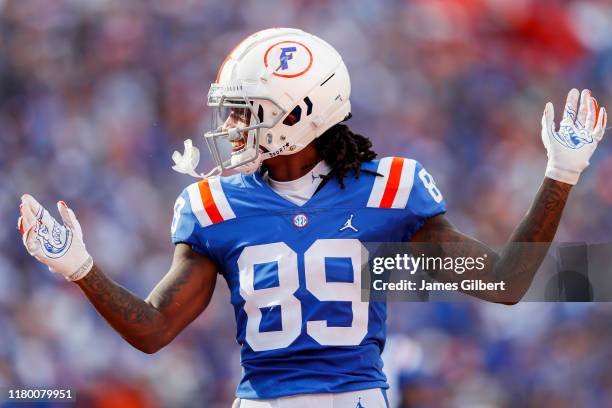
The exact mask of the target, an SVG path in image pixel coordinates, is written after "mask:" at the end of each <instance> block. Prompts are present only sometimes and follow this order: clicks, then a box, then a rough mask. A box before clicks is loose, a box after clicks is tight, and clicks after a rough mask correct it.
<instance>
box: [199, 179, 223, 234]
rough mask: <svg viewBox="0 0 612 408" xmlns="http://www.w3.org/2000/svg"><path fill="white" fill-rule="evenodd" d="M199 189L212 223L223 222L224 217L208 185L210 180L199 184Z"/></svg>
mask: <svg viewBox="0 0 612 408" xmlns="http://www.w3.org/2000/svg"><path fill="white" fill-rule="evenodd" d="M198 189H199V190H200V197H201V198H202V205H203V206H204V210H205V211H206V214H208V217H209V218H210V221H211V222H212V223H213V224H216V223H218V222H221V221H223V217H222V216H221V213H220V212H219V209H218V208H217V204H215V200H214V199H213V196H212V193H211V192H210V186H209V185H208V180H202V181H200V182H199V183H198Z"/></svg>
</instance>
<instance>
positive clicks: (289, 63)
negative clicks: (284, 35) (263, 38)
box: [264, 41, 312, 78]
mask: <svg viewBox="0 0 612 408" xmlns="http://www.w3.org/2000/svg"><path fill="white" fill-rule="evenodd" d="M264 65H265V66H266V68H267V67H268V65H272V67H273V68H274V72H273V73H272V75H275V76H278V77H283V78H295V77H298V76H300V75H303V74H305V73H306V71H308V70H309V69H310V67H311V66H312V52H310V50H309V49H308V47H306V46H305V45H304V44H302V43H300V42H297V41H280V42H277V43H276V44H274V45H272V46H271V47H270V48H268V49H267V51H266V53H265V54H264Z"/></svg>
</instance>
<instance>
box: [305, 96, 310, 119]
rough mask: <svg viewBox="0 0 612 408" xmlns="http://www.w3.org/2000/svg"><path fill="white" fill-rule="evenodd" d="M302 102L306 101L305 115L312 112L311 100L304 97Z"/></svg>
mask: <svg viewBox="0 0 612 408" xmlns="http://www.w3.org/2000/svg"><path fill="white" fill-rule="evenodd" d="M304 102H305V103H306V116H308V115H310V114H311V113H312V102H311V101H310V98H309V97H305V98H304Z"/></svg>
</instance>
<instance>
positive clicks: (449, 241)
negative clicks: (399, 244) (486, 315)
mask: <svg viewBox="0 0 612 408" xmlns="http://www.w3.org/2000/svg"><path fill="white" fill-rule="evenodd" d="M571 187H572V186H571V185H569V184H565V183H561V182H558V181H555V180H552V179H549V178H545V179H544V182H543V183H542V186H541V187H540V189H539V191H538V193H537V195H536V198H535V200H534V202H533V204H532V206H531V208H530V209H529V211H528V212H527V214H526V215H525V217H524V218H523V220H522V221H521V223H520V224H519V225H518V227H517V228H516V229H515V230H514V232H513V233H512V235H511V237H510V239H509V241H508V243H507V244H506V245H505V247H504V248H503V250H502V251H501V253H500V254H497V253H496V252H495V251H494V250H492V249H491V248H489V247H488V246H487V245H485V244H483V243H482V242H479V241H477V240H475V239H473V238H471V237H468V236H466V235H464V234H462V233H461V232H459V231H457V229H455V227H453V226H452V225H451V224H450V223H449V222H448V221H447V220H446V219H444V218H443V217H434V218H432V219H431V220H429V221H428V223H427V224H426V226H425V227H424V228H423V229H422V230H421V231H418V232H417V234H415V236H414V237H413V242H415V241H416V242H427V243H431V244H433V247H434V249H433V250H431V251H430V254H429V255H432V256H450V257H473V258H476V257H479V256H483V254H486V256H487V261H486V262H485V268H484V269H483V270H480V271H479V270H477V269H471V270H469V271H466V272H465V273H464V274H462V275H459V274H457V273H455V272H454V271H452V270H451V271H447V270H439V271H436V272H434V273H432V277H433V278H434V279H436V280H439V281H444V282H459V281H461V280H464V279H480V280H483V281H490V282H499V281H504V282H505V283H506V292H505V293H503V294H500V293H499V292H496V291H479V292H473V293H469V294H471V295H474V296H477V297H480V298H482V299H485V300H490V301H494V302H500V303H515V302H518V301H519V300H520V299H521V298H522V297H523V295H524V294H525V293H526V292H527V290H528V289H529V286H530V285H531V281H532V280H533V277H534V275H535V273H536V272H537V270H538V268H539V267H540V265H541V263H542V261H543V260H544V257H545V256H546V253H547V252H548V249H549V247H550V242H551V241H552V240H553V238H554V236H555V234H556V232H557V228H558V226H559V222H560V220H561V215H562V213H563V209H564V207H565V204H566V202H567V198H568V196H569V192H570V190H571ZM435 218H439V219H435ZM430 247H431V245H430ZM433 252H435V253H433ZM500 296H501V297H500Z"/></svg>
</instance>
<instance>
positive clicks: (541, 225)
mask: <svg viewBox="0 0 612 408" xmlns="http://www.w3.org/2000/svg"><path fill="white" fill-rule="evenodd" d="M579 98H580V108H579V109H578V99H579ZM606 119H607V118H606V111H605V109H604V108H601V109H598V106H597V102H596V100H595V98H593V97H592V96H591V93H590V91H588V90H584V91H582V94H580V93H579V92H578V90H576V89H572V90H571V91H570V93H569V94H568V97H567V103H566V106H565V113H564V115H563V119H562V121H561V125H560V130H559V131H555V125H554V112H553V106H552V104H551V103H550V102H549V103H548V104H547V105H546V108H545V110H544V115H543V117H542V140H543V143H544V146H545V147H546V149H547V152H548V165H547V168H546V177H545V178H544V181H543V182H542V185H541V186H540V189H539V191H538V193H537V195H536V197H535V199H534V201H533V203H532V205H531V207H530V209H529V211H528V212H527V214H526V215H525V216H524V217H523V219H522V221H521V222H520V224H519V225H518V226H517V227H516V229H515V230H514V232H513V233H512V235H511V237H510V239H509V241H508V242H507V244H506V245H505V247H504V248H503V249H502V251H501V252H500V253H499V254H497V253H496V252H495V251H494V250H493V249H491V248H490V247H488V246H487V245H485V244H483V243H482V242H480V241H478V240H476V239H474V238H471V237H469V236H467V235H465V234H463V233H461V232H460V231H459V230H457V228H455V227H454V226H453V225H452V224H451V223H450V222H449V221H448V220H447V219H446V218H445V217H444V216H442V215H438V216H435V217H432V218H430V219H428V220H427V221H426V222H425V223H424V225H423V226H422V228H421V229H420V230H418V231H417V232H416V233H415V234H414V235H413V236H412V238H411V242H426V243H430V244H431V245H427V248H428V251H427V252H428V253H427V254H426V255H428V256H442V257H452V258H458V257H465V258H467V257H472V258H477V257H482V256H483V255H484V254H486V261H485V267H484V268H483V269H481V270H478V269H470V270H466V271H465V272H464V273H463V274H457V273H456V272H455V271H453V270H440V271H436V272H434V273H433V277H434V278H435V279H436V280H439V281H444V282H456V283H459V282H460V281H462V280H464V279H480V280H482V281H485V282H493V283H494V282H500V281H504V282H505V287H506V290H505V291H504V292H503V293H502V292H500V291H474V292H470V293H469V294H470V295H473V296H476V297H479V298H481V299H485V300H488V301H492V302H499V303H509V304H512V303H516V302H518V301H519V300H520V299H521V298H522V297H523V296H524V295H525V293H526V292H527V290H528V289H529V286H530V285H531V282H532V280H533V277H534V275H535V273H536V271H537V270H538V268H539V267H540V264H541V263H542V261H543V260H544V257H545V256H546V253H547V252H548V248H549V247H550V242H551V241H552V240H553V239H554V237H555V233H556V232H557V228H558V226H559V222H560V221H561V215H562V213H563V209H564V207H565V204H566V202H567V199H568V197H569V193H570V191H571V188H572V186H573V185H574V184H576V182H577V181H578V178H579V176H580V173H581V172H582V170H584V169H585V168H586V167H587V166H588V164H589V159H590V157H591V155H592V154H593V152H594V151H595V148H596V147H597V144H598V142H599V141H600V140H601V138H602V137H603V134H604V130H605V126H606ZM530 243H538V244H530Z"/></svg>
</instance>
